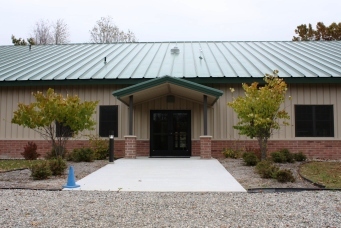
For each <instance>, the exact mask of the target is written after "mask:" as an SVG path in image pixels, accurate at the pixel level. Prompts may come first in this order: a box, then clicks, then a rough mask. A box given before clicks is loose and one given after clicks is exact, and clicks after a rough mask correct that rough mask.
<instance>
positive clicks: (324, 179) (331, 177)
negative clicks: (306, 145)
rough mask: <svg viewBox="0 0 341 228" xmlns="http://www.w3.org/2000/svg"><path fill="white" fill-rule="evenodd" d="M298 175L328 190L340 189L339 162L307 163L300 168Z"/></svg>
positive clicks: (340, 174)
mask: <svg viewBox="0 0 341 228" xmlns="http://www.w3.org/2000/svg"><path fill="white" fill-rule="evenodd" d="M300 174H301V175H302V176H303V177H305V178H307V179H309V180H311V181H313V182H314V183H317V184H322V185H324V186H326V188H329V189H341V163H340V162H309V163H306V164H303V165H302V166H301V168H300Z"/></svg>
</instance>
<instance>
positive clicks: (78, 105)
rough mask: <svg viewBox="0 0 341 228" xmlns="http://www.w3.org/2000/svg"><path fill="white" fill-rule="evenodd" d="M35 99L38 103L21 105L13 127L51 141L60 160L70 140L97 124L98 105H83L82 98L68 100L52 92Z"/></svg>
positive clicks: (86, 102)
mask: <svg viewBox="0 0 341 228" xmlns="http://www.w3.org/2000/svg"><path fill="white" fill-rule="evenodd" d="M33 96H34V97H35V99H36V102H33V103H31V104H28V105H25V104H22V103H19V104H18V110H17V111H15V112H14V117H13V119H12V123H14V124H18V125H20V126H23V127H28V128H30V129H33V130H35V131H36V132H38V133H39V134H40V135H41V136H42V137H43V138H44V139H46V140H50V142H51V145H52V148H53V150H54V151H55V153H56V154H55V155H56V156H63V155H64V148H65V145H66V143H67V141H68V139H69V138H70V137H73V136H76V135H77V134H78V133H80V132H81V131H83V130H91V129H93V126H94V125H95V124H96V123H95V122H94V120H93V119H92V117H91V116H92V114H93V113H94V112H95V108H96V105H97V103H98V102H88V101H85V102H81V101H80V99H79V97H78V96H66V98H64V97H63V96H62V95H60V94H57V93H55V92H54V90H53V89H51V88H50V89H48V90H47V92H46V94H43V93H42V92H39V91H38V92H37V93H34V94H33Z"/></svg>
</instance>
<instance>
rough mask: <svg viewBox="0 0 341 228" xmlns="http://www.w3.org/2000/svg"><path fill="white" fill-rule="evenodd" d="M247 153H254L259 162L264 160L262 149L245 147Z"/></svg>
mask: <svg viewBox="0 0 341 228" xmlns="http://www.w3.org/2000/svg"><path fill="white" fill-rule="evenodd" d="M245 152H252V153H254V154H255V155H256V156H257V158H258V159H259V160H261V158H262V153H261V151H260V148H254V147H245Z"/></svg>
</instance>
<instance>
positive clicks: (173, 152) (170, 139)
mask: <svg viewBox="0 0 341 228" xmlns="http://www.w3.org/2000/svg"><path fill="white" fill-rule="evenodd" d="M154 113H167V121H168V123H167V130H168V132H167V133H166V134H167V136H166V137H167V143H168V146H167V149H164V150H157V149H155V148H154V145H155V144H154V143H155V140H156V139H155V138H154V121H153V115H154ZM175 113H187V127H186V134H185V137H186V148H184V149H179V144H180V133H179V132H177V133H176V132H175V129H174V126H173V121H174V120H173V114H175ZM175 137H177V139H175ZM191 139H192V137H191V110H151V111H150V140H149V141H150V147H149V148H150V157H190V156H191V153H192V145H191V144H192V140H191ZM176 140H177V143H178V148H175V141H176Z"/></svg>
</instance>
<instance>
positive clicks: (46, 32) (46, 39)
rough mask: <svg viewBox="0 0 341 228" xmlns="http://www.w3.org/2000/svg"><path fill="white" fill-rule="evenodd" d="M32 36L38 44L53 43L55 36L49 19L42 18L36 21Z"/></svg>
mask: <svg viewBox="0 0 341 228" xmlns="http://www.w3.org/2000/svg"><path fill="white" fill-rule="evenodd" d="M32 37H33V38H34V40H35V43H36V44H52V43H53V37H52V34H51V26H50V25H49V21H48V20H46V21H44V20H40V21H38V22H37V23H36V25H35V28H34V30H33V35H32Z"/></svg>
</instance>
